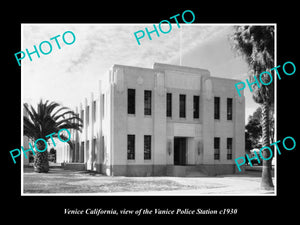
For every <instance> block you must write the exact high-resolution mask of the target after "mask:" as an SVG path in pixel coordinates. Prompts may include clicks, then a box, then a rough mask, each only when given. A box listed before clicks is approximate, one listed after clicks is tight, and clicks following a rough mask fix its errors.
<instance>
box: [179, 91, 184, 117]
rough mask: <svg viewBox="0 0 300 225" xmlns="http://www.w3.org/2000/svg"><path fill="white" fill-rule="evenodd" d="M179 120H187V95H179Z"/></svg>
mask: <svg viewBox="0 0 300 225" xmlns="http://www.w3.org/2000/svg"><path fill="white" fill-rule="evenodd" d="M179 118H186V95H184V94H180V95H179Z"/></svg>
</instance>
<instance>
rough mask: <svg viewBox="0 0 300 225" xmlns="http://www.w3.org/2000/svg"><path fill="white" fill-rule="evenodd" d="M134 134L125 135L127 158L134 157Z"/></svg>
mask: <svg viewBox="0 0 300 225" xmlns="http://www.w3.org/2000/svg"><path fill="white" fill-rule="evenodd" d="M134 145H135V135H132V134H128V135H127V159H134V157H135V156H134V153H135V148H134Z"/></svg>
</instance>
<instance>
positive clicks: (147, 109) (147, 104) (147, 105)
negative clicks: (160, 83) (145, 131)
mask: <svg viewBox="0 0 300 225" xmlns="http://www.w3.org/2000/svg"><path fill="white" fill-rule="evenodd" d="M144 115H151V91H147V90H145V91H144Z"/></svg>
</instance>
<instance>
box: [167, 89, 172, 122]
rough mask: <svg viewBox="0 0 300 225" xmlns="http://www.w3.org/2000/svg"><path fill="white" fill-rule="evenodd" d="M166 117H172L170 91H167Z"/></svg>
mask: <svg viewBox="0 0 300 225" xmlns="http://www.w3.org/2000/svg"><path fill="white" fill-rule="evenodd" d="M166 98H167V107H166V108H167V112H166V113H167V117H172V93H167V97H166Z"/></svg>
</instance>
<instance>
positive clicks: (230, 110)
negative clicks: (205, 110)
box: [227, 98, 233, 120]
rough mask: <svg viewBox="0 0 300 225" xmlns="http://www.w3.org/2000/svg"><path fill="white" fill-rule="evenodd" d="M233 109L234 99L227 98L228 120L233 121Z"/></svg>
mask: <svg viewBox="0 0 300 225" xmlns="http://www.w3.org/2000/svg"><path fill="white" fill-rule="evenodd" d="M232 107H233V100H232V98H227V120H232Z"/></svg>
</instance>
